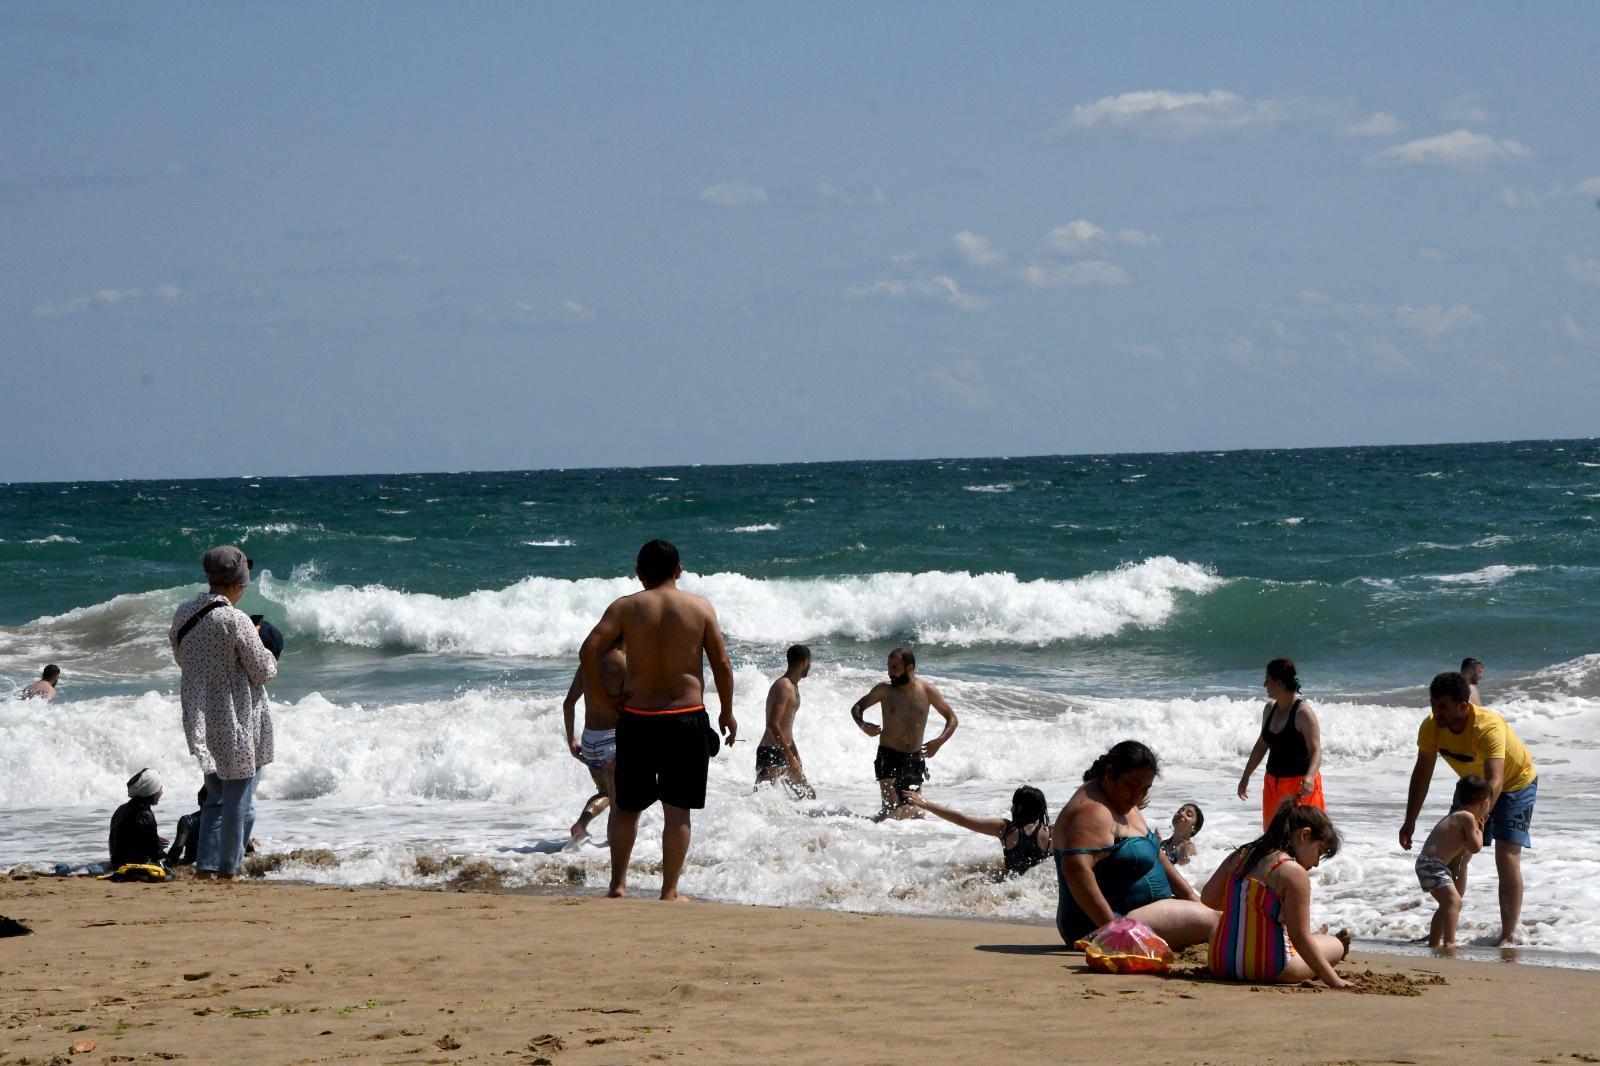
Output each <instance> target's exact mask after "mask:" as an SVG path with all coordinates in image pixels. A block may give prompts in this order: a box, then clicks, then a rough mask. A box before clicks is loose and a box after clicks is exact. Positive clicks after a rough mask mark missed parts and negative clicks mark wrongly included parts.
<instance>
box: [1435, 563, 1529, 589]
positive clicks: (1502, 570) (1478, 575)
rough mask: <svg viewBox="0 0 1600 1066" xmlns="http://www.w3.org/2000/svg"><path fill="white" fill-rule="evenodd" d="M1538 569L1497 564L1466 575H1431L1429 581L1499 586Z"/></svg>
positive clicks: (1445, 583) (1444, 583) (1442, 583)
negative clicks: (1503, 582)
mask: <svg viewBox="0 0 1600 1066" xmlns="http://www.w3.org/2000/svg"><path fill="white" fill-rule="evenodd" d="M1537 569H1539V568H1538V567H1537V566H1506V565H1504V564H1503V563H1495V564H1494V565H1493V566H1486V567H1484V568H1483V569H1481V570H1473V571H1471V572H1470V573H1466V574H1431V575H1429V576H1428V580H1429V581H1437V582H1439V583H1440V584H1441V585H1485V586H1487V585H1498V584H1500V582H1502V581H1504V580H1505V579H1506V578H1508V577H1515V576H1516V575H1517V574H1525V573H1528V572H1529V571H1531V570H1537Z"/></svg>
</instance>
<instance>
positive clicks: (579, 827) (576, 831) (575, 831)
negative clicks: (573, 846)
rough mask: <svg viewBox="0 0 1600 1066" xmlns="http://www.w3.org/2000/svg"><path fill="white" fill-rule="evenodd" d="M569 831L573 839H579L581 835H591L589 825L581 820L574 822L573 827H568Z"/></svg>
mask: <svg viewBox="0 0 1600 1066" xmlns="http://www.w3.org/2000/svg"><path fill="white" fill-rule="evenodd" d="M567 833H568V834H569V835H571V837H572V839H573V840H577V839H578V838H579V837H586V836H588V835H589V827H588V826H586V825H584V824H583V822H581V821H578V822H573V823H572V828H571V829H568V830H567Z"/></svg>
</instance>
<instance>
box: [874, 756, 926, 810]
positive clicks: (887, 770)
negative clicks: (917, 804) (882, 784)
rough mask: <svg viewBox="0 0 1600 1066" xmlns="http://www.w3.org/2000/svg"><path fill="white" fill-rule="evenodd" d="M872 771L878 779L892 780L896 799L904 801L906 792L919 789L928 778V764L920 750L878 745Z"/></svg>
mask: <svg viewBox="0 0 1600 1066" xmlns="http://www.w3.org/2000/svg"><path fill="white" fill-rule="evenodd" d="M872 772H873V774H875V775H876V776H877V778H878V780H879V781H890V780H892V781H893V782H894V790H895V793H896V796H895V798H896V800H897V801H898V802H900V803H904V802H905V801H906V793H907V792H915V791H919V790H920V789H921V788H922V783H923V782H924V781H926V780H927V779H928V764H927V762H926V761H925V760H924V759H923V758H922V754H921V753H920V752H915V751H895V750H894V749H893V748H885V747H879V748H878V757H877V759H875V760H874V761H873V763H872Z"/></svg>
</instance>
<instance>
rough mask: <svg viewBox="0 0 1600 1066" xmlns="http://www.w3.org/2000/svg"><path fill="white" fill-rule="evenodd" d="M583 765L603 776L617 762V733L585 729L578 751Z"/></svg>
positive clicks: (614, 731)
mask: <svg viewBox="0 0 1600 1066" xmlns="http://www.w3.org/2000/svg"><path fill="white" fill-rule="evenodd" d="M580 750H581V752H582V755H583V761H584V765H586V766H588V767H589V769H590V770H593V771H594V772H595V773H597V774H603V773H605V772H606V771H607V770H609V769H610V768H611V764H612V763H614V762H616V761H617V731H616V730H615V729H585V730H584V731H583V746H582V748H581V749H580Z"/></svg>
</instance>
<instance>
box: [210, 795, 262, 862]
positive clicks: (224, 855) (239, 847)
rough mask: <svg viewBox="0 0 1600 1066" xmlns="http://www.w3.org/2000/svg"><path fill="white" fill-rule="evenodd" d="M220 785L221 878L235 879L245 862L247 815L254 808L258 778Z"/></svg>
mask: <svg viewBox="0 0 1600 1066" xmlns="http://www.w3.org/2000/svg"><path fill="white" fill-rule="evenodd" d="M218 783H219V785H220V786H221V792H222V819H221V821H222V831H221V834H220V835H221V838H222V839H221V841H220V843H219V846H218V856H217V876H218V877H221V878H226V879H230V880H231V879H232V878H235V877H237V876H238V875H239V864H240V863H241V862H243V861H244V826H245V812H246V811H248V810H249V808H250V798H251V796H252V795H253V794H254V793H255V789H256V779H255V777H254V776H253V775H252V776H250V777H246V778H243V779H242V780H238V781H220V782H218Z"/></svg>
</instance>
